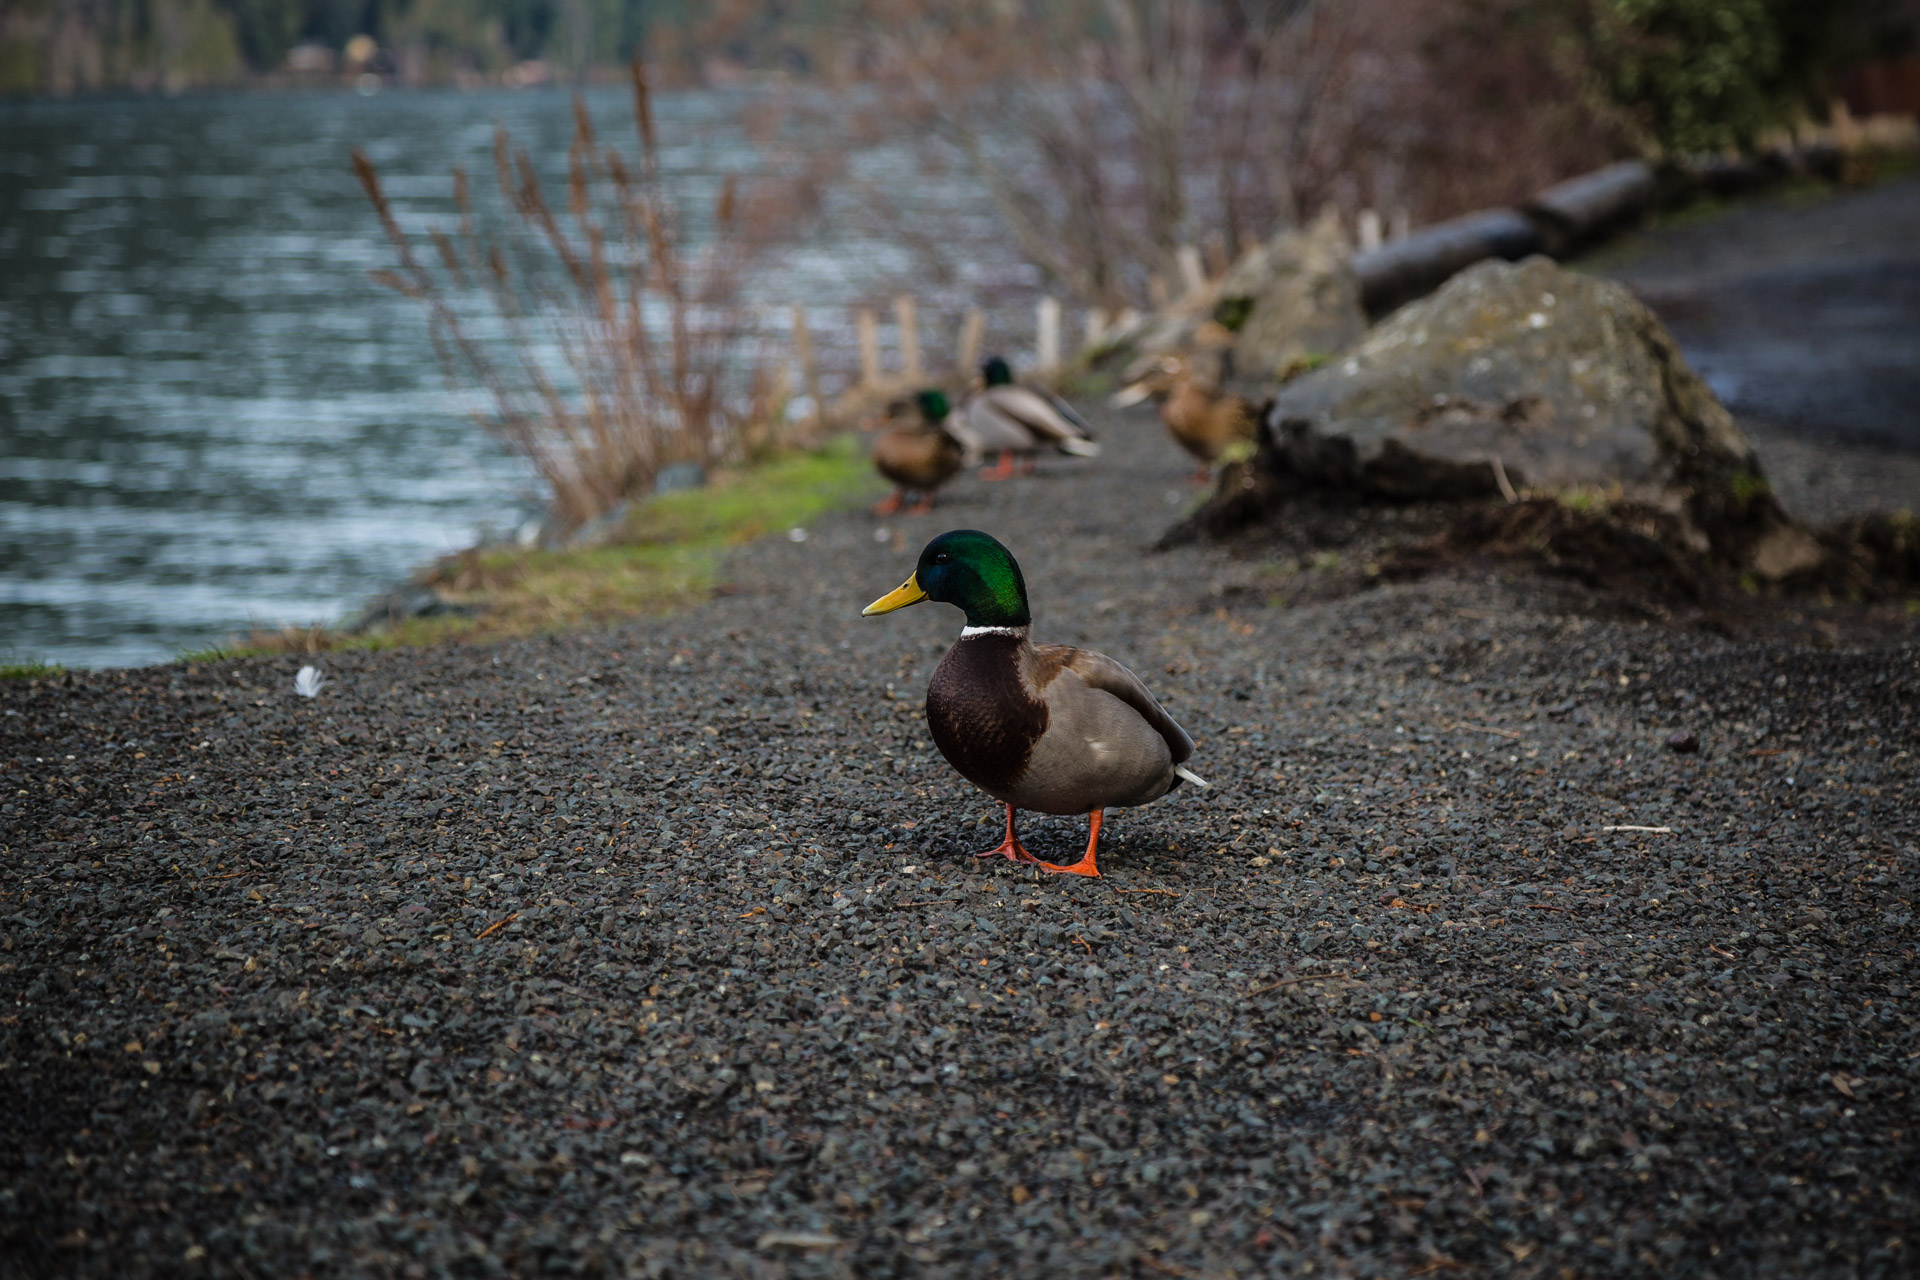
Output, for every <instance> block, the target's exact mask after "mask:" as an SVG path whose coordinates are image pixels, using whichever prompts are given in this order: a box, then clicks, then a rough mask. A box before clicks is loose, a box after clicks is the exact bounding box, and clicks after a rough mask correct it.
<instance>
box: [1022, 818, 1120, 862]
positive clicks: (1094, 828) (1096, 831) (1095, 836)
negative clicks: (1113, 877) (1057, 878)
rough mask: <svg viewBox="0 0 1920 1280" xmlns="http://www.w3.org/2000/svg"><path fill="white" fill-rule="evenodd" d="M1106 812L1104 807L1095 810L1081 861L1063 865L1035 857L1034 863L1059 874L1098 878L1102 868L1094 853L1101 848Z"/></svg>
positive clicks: (1089, 824)
mask: <svg viewBox="0 0 1920 1280" xmlns="http://www.w3.org/2000/svg"><path fill="white" fill-rule="evenodd" d="M1105 814H1106V810H1104V809H1095V810H1094V811H1093V815H1092V819H1091V821H1090V822H1089V823H1088V830H1087V851H1086V852H1085V853H1084V854H1082V855H1081V856H1080V861H1078V862H1073V863H1067V864H1064V865H1063V864H1061V863H1057V862H1041V861H1039V860H1038V859H1035V860H1034V865H1035V866H1037V867H1039V868H1040V869H1041V870H1043V871H1052V872H1055V873H1056V874H1059V875H1067V876H1093V877H1095V878H1096V879H1097V878H1098V877H1099V875H1100V868H1099V867H1098V866H1096V865H1095V864H1094V855H1095V854H1096V853H1098V852H1099V850H1100V821H1101V819H1102V818H1103V817H1104V816H1105Z"/></svg>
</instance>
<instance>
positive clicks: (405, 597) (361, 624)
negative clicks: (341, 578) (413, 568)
mask: <svg viewBox="0 0 1920 1280" xmlns="http://www.w3.org/2000/svg"><path fill="white" fill-rule="evenodd" d="M478 612H480V610H479V608H478V607H476V606H474V605H470V604H462V603H460V602H459V601H456V600H449V599H447V598H446V597H445V596H443V595H441V594H440V593H439V592H438V591H437V590H435V589H434V588H433V587H432V586H430V585H428V584H426V583H422V582H403V583H401V584H400V585H399V586H396V587H394V588H393V589H392V590H390V591H384V592H382V593H381V594H379V595H377V596H375V597H374V598H373V599H371V600H369V601H368V602H367V605H366V607H365V608H364V609H362V610H361V611H360V613H359V614H358V615H357V616H356V617H354V618H353V619H352V620H351V621H349V622H348V623H347V624H346V626H345V628H344V630H345V631H346V633H347V634H348V635H355V636H357V635H364V634H366V633H367V632H369V631H372V630H374V629H375V628H377V627H386V626H392V625H394V624H396V623H400V622H405V621H406V620H407V619H408V618H436V617H443V616H446V617H471V616H472V615H474V614H476V613H478Z"/></svg>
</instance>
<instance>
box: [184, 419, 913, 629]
mask: <svg viewBox="0 0 1920 1280" xmlns="http://www.w3.org/2000/svg"><path fill="white" fill-rule="evenodd" d="M883 488H884V486H883V485H882V484H881V482H880V480H879V479H878V477H876V476H875V475H874V472H873V468H872V467H871V466H870V465H869V464H868V462H867V457H866V453H865V451H864V450H863V449H862V448H861V447H860V445H859V442H858V441H857V440H855V439H854V438H853V437H852V436H841V437H839V438H837V439H835V440H832V441H830V442H829V443H828V444H827V445H826V446H825V447H823V448H821V449H819V450H816V451H812V452H805V453H798V452H796V453H786V454H779V455H776V456H774V457H772V458H769V459H767V460H766V461H764V462H761V463H758V464H756V465H754V466H751V467H747V468H742V469H739V470H734V471H725V472H720V473H716V474H715V475H714V476H713V478H712V480H711V481H710V482H709V484H708V485H707V486H706V487H705V488H703V489H691V490H684V491H681V492H677V493H668V494H662V495H660V496H659V497H656V498H652V499H649V500H648V501H647V502H646V503H644V504H642V505H640V506H639V507H637V508H635V510H634V511H633V512H632V513H631V514H630V515H629V516H628V518H627V521H626V523H625V524H624V525H623V526H622V527H621V530H620V532H619V534H618V535H617V536H616V537H615V539H614V541H613V542H612V543H611V544H610V545H607V546H601V547H592V548H582V549H579V550H561V551H544V550H531V551H523V550H519V549H516V548H505V547H486V548H473V549H471V550H468V551H463V552H461V553H459V554H458V555H452V556H448V557H446V558H444V559H442V560H440V561H438V562H436V563H435V564H433V565H432V566H430V567H429V568H428V569H427V570H425V571H424V572H423V573H422V574H420V575H419V577H418V579H417V581H420V582H423V583H425V584H427V585H429V586H431V587H432V588H433V589H434V590H435V592H436V593H437V594H439V596H440V597H441V599H442V600H444V601H445V602H446V603H447V604H449V605H451V606H453V607H454V608H455V609H458V610H461V611H462V612H459V613H450V614H440V615H435V616H431V617H418V618H409V619H407V620H405V621H403V622H400V623H398V624H396V625H394V626H390V627H384V628H381V629H379V630H377V631H372V632H368V633H365V634H362V635H347V634H344V633H341V632H337V631H327V630H324V629H320V628H288V629H287V630H285V631H280V632H255V633H254V634H252V635H250V636H247V637H245V638H242V639H236V640H234V641H232V642H230V643H228V644H225V645H220V646H215V647H213V648H210V649H204V650H198V651H195V652H193V653H183V654H181V655H180V657H181V660H182V661H185V662H203V661H218V660H221V659H225V658H239V657H252V656H258V655H261V654H285V653H322V652H327V651H330V650H343V649H390V648H395V647H401V646H405V647H418V646H424V645H435V644H448V643H480V642H485V641H492V640H505V639H510V638H513V637H517V636H529V635H544V634H548V633H551V632H555V631H564V630H568V629H570V628H574V627H581V626H591V625H595V624H598V623H605V622H612V621H616V620H618V619H621V618H630V617H635V616H638V615H646V614H661V613H666V612H670V611H672V610H675V609H681V608H685V607H687V606H688V605H692V604H697V603H699V602H700V601H702V600H705V599H706V598H707V597H708V596H710V595H711V594H712V593H713V590H714V588H715V587H716V586H718V585H719V583H720V571H721V567H722V564H723V561H724V559H725V557H726V555H727V553H728V552H729V551H731V550H732V549H733V548H735V547H738V546H741V545H744V544H746V543H749V542H752V541H754V540H755V539H757V538H762V537H766V536H768V535H770V534H775V533H783V532H785V531H786V530H788V529H792V528H796V527H800V526H804V525H806V524H807V523H809V522H810V521H813V520H815V519H818V518H819V517H820V516H821V515H823V514H825V513H826V512H829V511H834V510H838V509H840V508H843V507H846V506H849V505H852V504H854V503H857V502H859V501H861V500H862V499H865V498H870V497H873V496H875V495H877V494H878V493H879V492H880V491H881V490H882V489H883Z"/></svg>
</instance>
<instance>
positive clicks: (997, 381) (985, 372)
mask: <svg viewBox="0 0 1920 1280" xmlns="http://www.w3.org/2000/svg"><path fill="white" fill-rule="evenodd" d="M980 376H981V377H982V378H984V379H986V383H987V385H988V386H990V387H1009V386H1012V385H1013V366H1012V365H1010V364H1008V363H1007V362H1006V359H1005V358H1004V357H1001V356H988V357H987V358H986V360H985V361H983V362H982V363H981V365H980Z"/></svg>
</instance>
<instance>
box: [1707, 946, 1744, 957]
mask: <svg viewBox="0 0 1920 1280" xmlns="http://www.w3.org/2000/svg"><path fill="white" fill-rule="evenodd" d="M1707 950H1709V951H1711V952H1713V954H1715V955H1717V956H1725V957H1726V958H1727V959H1729V960H1738V959H1739V958H1740V957H1739V956H1736V955H1735V954H1733V952H1731V951H1722V950H1721V949H1720V948H1719V947H1718V946H1717V945H1716V944H1714V943H1711V942H1709V943H1708V944H1707Z"/></svg>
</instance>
